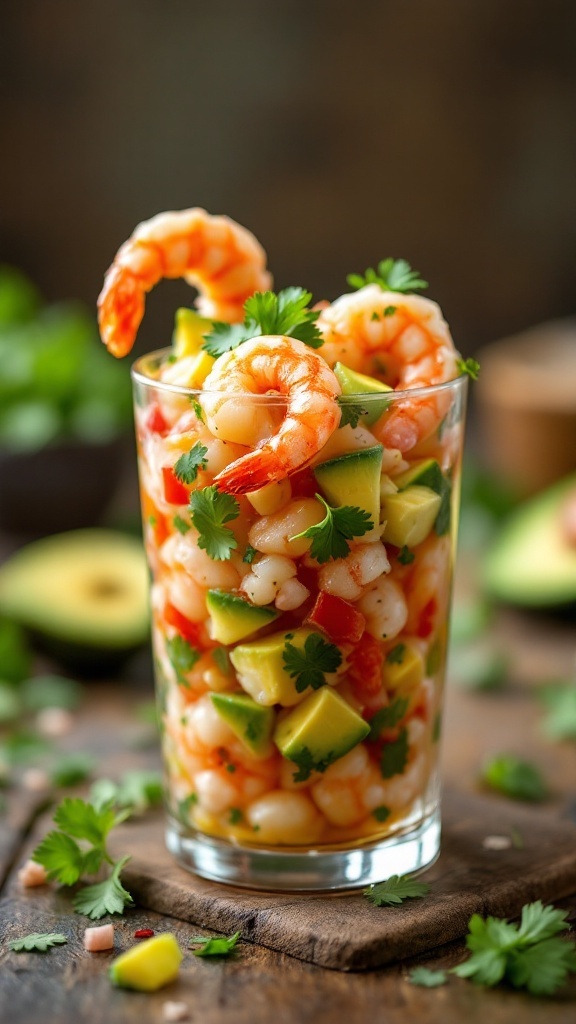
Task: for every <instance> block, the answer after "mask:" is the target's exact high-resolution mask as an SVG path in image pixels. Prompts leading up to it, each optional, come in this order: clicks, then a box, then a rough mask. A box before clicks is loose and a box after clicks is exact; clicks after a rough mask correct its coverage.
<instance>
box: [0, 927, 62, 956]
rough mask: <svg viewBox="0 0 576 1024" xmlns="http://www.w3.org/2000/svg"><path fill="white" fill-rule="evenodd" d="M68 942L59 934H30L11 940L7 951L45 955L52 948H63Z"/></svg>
mask: <svg viewBox="0 0 576 1024" xmlns="http://www.w3.org/2000/svg"><path fill="white" fill-rule="evenodd" d="M67 942H68V939H67V938H66V936H65V935H61V934H60V933H59V932H31V933H30V935H24V936H23V937H22V938H21V939H12V940H11V941H10V942H9V943H8V949H11V950H12V952H13V953H24V952H26V953H32V952H35V953H46V952H47V951H48V950H49V949H50V948H51V947H52V946H63V945H65V943H67Z"/></svg>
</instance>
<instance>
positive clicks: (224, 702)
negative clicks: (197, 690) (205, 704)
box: [210, 693, 275, 757]
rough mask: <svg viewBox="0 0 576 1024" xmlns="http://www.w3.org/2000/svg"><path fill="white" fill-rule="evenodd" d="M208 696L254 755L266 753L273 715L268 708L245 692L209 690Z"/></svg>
mask: <svg viewBox="0 0 576 1024" xmlns="http://www.w3.org/2000/svg"><path fill="white" fill-rule="evenodd" d="M210 698H211V700H212V703H213V705H214V707H215V708H216V711H217V712H218V714H219V715H220V717H221V718H222V719H223V720H224V721H225V722H226V723H227V724H228V725H229V726H230V728H231V729H232V732H233V733H234V735H235V736H237V737H238V739H239V740H240V742H241V743H243V744H244V746H245V747H246V749H247V750H248V751H249V752H250V753H251V754H253V755H254V756H255V757H267V756H268V754H269V753H270V737H271V735H272V729H273V728H274V719H275V715H274V711H273V710H272V708H266V707H263V706H262V705H261V704H257V703H256V701H254V700H252V697H249V696H248V694H246V693H211V694H210Z"/></svg>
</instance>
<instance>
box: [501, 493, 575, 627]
mask: <svg viewBox="0 0 576 1024" xmlns="http://www.w3.org/2000/svg"><path fill="white" fill-rule="evenodd" d="M573 495H576V474H572V475H570V476H569V477H567V478H565V479H564V480H562V481H560V482H559V483H557V484H555V485H554V486H553V487H551V488H549V489H548V490H546V491H543V492H542V493H541V494H539V495H537V496H536V497H535V498H532V499H530V500H528V501H525V502H523V504H522V505H521V506H519V508H518V510H517V511H516V512H513V513H512V514H511V516H510V517H509V519H508V520H507V522H506V524H505V526H503V528H502V530H501V531H500V533H499V535H498V537H497V539H496V542H495V543H494V545H493V546H492V548H491V549H490V550H489V551H488V555H487V558H486V559H485V561H484V564H483V567H482V568H483V573H482V575H483V582H484V585H485V588H486V590H487V592H488V594H489V596H491V597H494V598H496V599H497V600H499V601H507V602H509V603H510V604H516V605H522V606H524V607H527V608H553V607H555V606H559V607H560V606H562V605H571V604H572V603H573V602H575V601H576V545H575V544H574V543H573V542H571V541H570V539H569V537H568V530H567V527H566V525H565V521H564V520H565V517H566V521H567V518H568V517H567V515H566V512H565V508H566V507H567V505H566V503H567V502H568V501H576V498H574V497H573ZM571 496H572V497H571Z"/></svg>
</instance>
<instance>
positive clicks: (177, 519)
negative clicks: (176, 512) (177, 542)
mask: <svg viewBox="0 0 576 1024" xmlns="http://www.w3.org/2000/svg"><path fill="white" fill-rule="evenodd" d="M172 521H173V523H174V526H175V527H176V529H177V530H178V533H181V534H182V535H184V534H185V533H188V530H189V529H190V523H187V522H186V520H185V519H182V517H181V516H174V519H173V520H172Z"/></svg>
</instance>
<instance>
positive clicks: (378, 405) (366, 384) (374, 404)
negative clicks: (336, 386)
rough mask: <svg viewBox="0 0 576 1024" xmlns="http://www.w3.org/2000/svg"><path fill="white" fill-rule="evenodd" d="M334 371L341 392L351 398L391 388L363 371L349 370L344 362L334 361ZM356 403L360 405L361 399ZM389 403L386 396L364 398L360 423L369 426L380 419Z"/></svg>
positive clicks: (379, 393)
mask: <svg viewBox="0 0 576 1024" xmlns="http://www.w3.org/2000/svg"><path fill="white" fill-rule="evenodd" d="M334 373H335V375H336V377H337V378H338V381H339V382H340V387H341V388H342V394H343V395H350V396H351V400H352V396H353V397H354V398H355V399H358V398H362V396H365V395H381V394H382V392H385V391H392V390H393V388H391V387H390V385H389V384H384V383H382V381H380V380H376V378H375V377H368V376H367V375H366V374H365V373H357V372H356V370H351V369H350V367H349V366H345V365H344V363H335V365H334ZM358 404H359V405H362V401H360V402H359V403H358ZM389 404H390V403H389V402H388V399H386V398H382V399H375V398H369V399H367V400H365V404H364V406H363V407H364V409H365V410H366V412H365V414H364V415H363V416H362V419H361V423H362V424H363V425H365V426H367V427H371V426H372V424H373V423H376V420H379V419H380V417H381V415H382V413H383V412H384V410H385V409H387V408H388V405H389Z"/></svg>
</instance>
